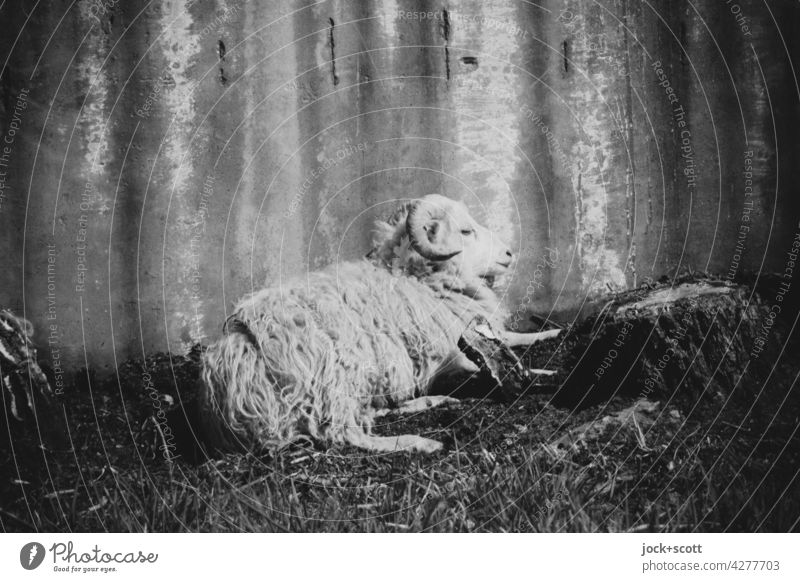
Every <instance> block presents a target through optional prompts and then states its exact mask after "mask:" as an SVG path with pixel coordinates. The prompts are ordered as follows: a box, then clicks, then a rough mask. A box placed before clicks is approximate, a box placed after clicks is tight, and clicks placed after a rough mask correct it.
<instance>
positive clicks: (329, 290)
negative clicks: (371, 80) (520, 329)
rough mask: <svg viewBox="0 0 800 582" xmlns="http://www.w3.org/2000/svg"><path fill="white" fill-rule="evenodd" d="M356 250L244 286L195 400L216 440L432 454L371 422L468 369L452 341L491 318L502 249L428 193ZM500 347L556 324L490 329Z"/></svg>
mask: <svg viewBox="0 0 800 582" xmlns="http://www.w3.org/2000/svg"><path fill="white" fill-rule="evenodd" d="M377 227H378V230H377V233H376V238H375V247H374V249H373V250H372V252H371V253H370V254H369V255H368V257H367V260H363V261H358V262H351V263H345V264H339V265H334V266H332V267H329V268H328V269H326V270H323V271H318V272H312V273H310V274H308V275H306V276H304V277H301V278H298V279H296V280H294V281H291V282H289V283H287V284H286V285H284V286H282V287H275V288H268V289H263V290H261V291H258V292H256V293H253V294H251V295H249V296H248V297H245V298H244V299H243V300H242V301H241V302H240V303H239V304H238V305H237V306H236V308H235V310H234V312H233V314H232V315H231V316H230V318H229V319H228V323H227V324H226V329H225V332H226V335H225V336H224V337H223V338H222V339H220V340H219V341H218V342H217V343H216V344H214V345H212V346H211V347H209V349H208V350H207V352H206V354H205V356H204V361H203V383H204V389H203V403H204V407H203V408H204V411H205V419H206V422H207V429H208V431H207V432H208V433H209V437H210V442H212V443H214V444H215V446H217V447H218V448H232V447H239V448H240V447H242V446H245V447H249V446H253V445H254V446H256V447H257V448H265V447H267V448H272V447H276V446H281V445H283V444H286V443H289V442H292V441H295V440H297V439H298V438H302V437H311V438H313V439H316V440H319V441H323V442H339V443H349V444H351V445H354V446H357V447H362V448H366V449H370V450H373V451H393V450H397V449H404V448H408V449H412V450H417V451H422V452H432V451H435V450H438V449H439V448H441V446H442V445H441V443H439V442H437V441H434V440H430V439H426V438H422V437H420V436H415V435H403V436H393V437H381V436H376V435H373V434H372V426H373V422H374V418H375V417H376V414H377V413H378V411H380V410H382V409H385V408H386V407H390V408H395V409H399V410H400V411H415V410H419V409H421V408H424V407H428V406H434V405H438V404H442V403H446V402H450V401H452V400H453V399H451V398H448V397H446V396H426V394H427V393H428V392H429V390H430V388H431V386H432V385H433V384H434V383H435V382H437V381H440V380H441V379H443V378H446V377H448V376H450V375H451V374H452V373H454V372H457V371H458V372H462V373H463V371H464V370H473V371H477V368H476V367H475V365H474V364H472V363H471V362H470V361H469V360H468V359H467V358H466V357H465V356H464V355H463V354H462V353H461V352H460V351H459V349H458V347H457V342H458V338H459V336H460V335H461V333H462V332H463V331H464V329H465V328H466V326H467V325H468V324H469V322H470V321H471V320H472V319H473V318H474V317H476V316H478V315H480V316H483V317H485V318H486V319H487V320H488V321H489V322H490V323H491V324H492V327H493V328H495V329H503V322H504V320H505V318H506V315H507V314H506V311H505V310H504V309H503V308H502V307H501V305H500V302H499V300H498V298H497V296H496V295H495V293H494V292H493V291H492V289H491V283H492V281H493V280H494V278H495V277H498V276H500V275H503V274H504V273H505V272H506V271H507V269H508V267H509V265H510V263H511V260H512V254H511V251H510V250H509V249H508V247H507V246H506V245H505V244H503V243H502V242H501V241H500V240H499V239H498V238H497V237H496V236H495V235H493V234H492V233H491V232H490V231H489V230H488V229H486V228H485V227H483V226H481V225H479V224H477V223H476V222H475V220H474V219H473V218H472V217H471V216H470V214H469V212H468V210H467V208H466V206H465V205H464V204H462V203H460V202H456V201H454V200H451V199H449V198H446V197H443V196H440V195H437V194H431V195H429V196H426V197H424V198H422V199H420V200H417V201H413V202H410V203H407V204H405V205H404V206H403V207H402V208H400V209H399V210H398V211H397V212H396V213H395V214H394V215H393V216H392V217H391V218H390V219H389V220H388V221H386V222H379V223H378V225H377ZM503 333H504V337H503V339H504V340H505V341H506V342H507V343H508V344H509V345H521V344H531V343H534V342H536V341H539V340H541V339H545V338H548V337H553V336H554V335H555V334H557V333H558V332H557V330H556V331H555V332H543V333H538V334H518V333H512V332H503Z"/></svg>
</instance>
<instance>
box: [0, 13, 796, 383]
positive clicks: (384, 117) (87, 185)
mask: <svg viewBox="0 0 800 582" xmlns="http://www.w3.org/2000/svg"><path fill="white" fill-rule="evenodd" d="M423 14H424V17H423ZM0 20H1V21H2V23H3V29H4V34H3V35H2V38H0V58H2V59H3V69H2V76H0V120H2V122H1V123H2V125H0V129H2V136H0V139H2V140H3V142H2V143H0V185H2V189H1V190H0V194H2V198H0V245H2V248H3V251H4V252H3V253H0V270H1V271H2V273H3V278H4V284H3V285H2V286H0V304H1V305H3V306H6V307H10V308H12V309H14V310H15V311H16V312H17V313H19V314H22V315H24V316H25V317H26V318H28V319H30V320H31V321H32V322H33V323H34V326H35V329H36V334H37V339H38V342H39V344H40V346H41V350H40V357H41V358H42V360H43V361H44V362H45V363H46V364H48V365H49V367H50V368H58V369H64V370H75V369H78V368H81V367H83V366H87V365H88V366H91V367H97V368H99V369H101V370H106V371H108V370H111V369H113V368H114V367H115V366H116V365H117V364H118V363H119V362H121V361H123V360H125V359H128V358H130V357H141V356H142V355H143V354H145V353H150V352H153V351H157V350H158V351H162V350H166V349H169V350H172V351H174V352H183V351H184V350H186V349H187V348H188V347H189V346H191V345H192V344H194V343H195V342H197V341H203V342H206V341H210V340H211V339H213V338H215V337H217V336H218V335H219V333H220V329H221V323H222V321H224V318H225V314H226V312H228V311H230V308H231V305H232V303H233V302H234V301H235V300H236V299H237V298H238V297H240V296H241V295H242V294H244V293H246V292H248V291H250V290H251V289H253V288H258V287H261V286H263V285H280V284H281V283H282V282H283V281H285V280H286V278H287V277H290V276H295V275H302V274H303V273H306V272H307V271H308V270H309V269H316V268H320V267H323V266H325V265H329V264H333V263H336V262H338V261H345V260H352V259H355V258H358V257H360V256H362V255H363V254H364V253H365V252H366V250H368V248H369V240H370V230H371V223H372V221H373V220H374V219H375V218H376V217H378V216H381V215H384V214H386V213H387V212H388V211H390V210H391V209H392V208H393V207H394V205H396V204H397V201H398V200H404V199H407V198H416V197H419V196H422V195H424V194H427V193H430V192H442V193H444V194H447V195H449V196H453V197H457V198H461V199H463V200H465V201H466V202H467V204H468V205H469V206H470V208H471V209H472V211H473V212H474V213H475V215H476V216H477V217H478V218H479V219H480V220H482V221H483V222H485V223H487V224H488V225H490V226H492V227H494V228H496V229H499V230H500V231H501V232H502V233H503V235H504V236H505V237H506V238H507V239H508V242H509V243H510V244H511V245H512V248H514V250H515V251H516V252H517V254H518V256H519V260H518V262H517V264H516V270H515V272H514V275H513V277H512V280H511V282H510V285H509V286H508V288H507V289H504V290H503V293H504V294H505V299H506V302H507V304H508V306H509V308H510V309H511V311H512V312H516V311H520V312H522V311H525V312H527V311H528V310H534V311H538V312H540V313H542V314H548V313H552V314H554V315H556V316H557V317H560V318H563V319H569V318H572V317H574V316H575V315H576V314H578V313H579V312H580V310H581V308H582V307H583V306H584V305H585V304H586V302H587V301H588V300H590V299H591V298H592V297H593V296H594V295H595V294H597V293H598V292H601V291H608V289H609V288H610V289H612V290H621V289H626V288H632V287H634V286H636V285H638V284H641V283H642V282H643V281H645V280H646V279H647V278H648V277H651V278H657V277H660V276H662V275H667V276H670V277H671V276H674V275H675V274H677V273H679V272H681V271H683V270H686V269H693V270H699V271H703V270H707V271H711V272H715V273H718V274H720V275H722V276H728V275H730V276H734V275H735V276H740V275H743V274H756V273H759V272H764V271H776V272H784V270H785V268H786V265H787V252H790V251H791V241H792V239H793V238H794V237H795V235H796V233H797V230H798V209H797V206H798V203H797V200H796V196H795V190H796V184H797V182H798V180H797V178H798V176H797V174H798V171H800V170H799V169H798V163H797V160H798V140H797V139H796V138H795V137H794V136H793V131H795V128H796V127H798V117H800V111H799V110H798V98H799V97H800V87H799V86H798V82H797V77H796V66H795V64H794V63H796V62H798V61H797V56H798V41H797V39H798V38H800V6H799V5H798V4H797V3H795V2H791V1H789V0H782V1H777V2H769V3H762V2H755V1H752V2H750V1H739V2H726V3H720V2H712V1H710V0H703V1H699V2H691V3H689V2H685V3H684V2H678V3H676V2H668V1H666V0H661V1H656V2H633V1H629V0H612V1H609V0H605V1H602V2H593V1H588V0H575V1H563V2H556V1H544V2H538V3H530V2H524V1H521V0H488V1H486V0H484V1H479V0H461V1H453V2H440V1H438V0H437V1H432V2H422V1H411V0H383V1H376V2H370V3H366V2H356V1H354V0H350V1H345V0H327V1H321V2H310V1H293V2H281V3H279V2H263V3H262V2H259V3H255V2H247V3H246V2H240V1H236V0H216V1H215V0H181V1H161V2H144V1H142V0H130V1H129V0H126V1H125V2H116V1H113V0H105V1H100V0H80V1H78V2H74V3H73V2H66V1H53V2H48V3H37V4H33V3H31V2H23V1H20V0H12V1H7V2H5V3H4V4H2V7H0Z"/></svg>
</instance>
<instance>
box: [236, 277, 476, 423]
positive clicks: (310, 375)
mask: <svg viewBox="0 0 800 582" xmlns="http://www.w3.org/2000/svg"><path fill="white" fill-rule="evenodd" d="M471 316H472V315H471V314H469V313H465V314H464V317H466V318H471ZM234 317H235V318H236V319H239V320H240V321H242V322H243V323H244V324H245V325H247V327H248V328H249V329H250V331H251V332H252V333H253V336H254V337H255V338H256V341H257V342H258V344H259V348H260V351H261V352H262V354H263V356H264V357H265V358H266V359H267V364H268V368H270V369H271V370H272V371H273V373H274V378H275V381H276V383H278V384H280V386H281V389H282V390H283V392H284V394H285V396H288V397H296V398H298V399H300V398H302V396H303V395H304V394H307V393H309V392H311V393H314V394H317V395H318V397H319V398H324V399H325V400H327V401H328V404H327V405H328V406H331V407H335V406H337V405H338V404H339V403H341V402H342V401H344V400H348V399H353V398H355V400H357V401H358V402H359V404H360V405H363V404H378V405H382V404H388V403H390V402H398V401H402V400H404V399H407V398H409V397H412V396H413V395H414V394H415V392H419V391H421V390H423V389H424V388H425V387H426V385H427V382H428V380H429V378H430V377H431V375H432V374H433V372H434V371H435V369H436V368H437V367H438V365H439V364H440V363H441V362H442V361H443V359H444V358H445V357H446V356H447V355H448V353H449V352H450V351H451V350H453V349H455V347H456V342H457V339H458V337H459V335H460V334H461V332H462V331H463V329H464V325H465V321H464V317H462V316H461V314H459V313H454V311H453V306H452V303H451V302H450V301H448V299H447V298H446V297H445V296H442V295H440V294H437V293H436V292H435V291H434V290H432V289H431V288H430V287H428V286H427V285H425V284H424V283H422V282H420V281H419V280H417V279H414V278H411V277H402V276H393V275H392V274H391V273H389V272H386V271H384V270H382V269H379V268H376V267H375V266H373V265H371V264H370V263H367V262H361V263H347V264H343V265H337V266H336V267H335V268H331V269H328V270H325V271H321V272H314V273H310V274H308V275H307V276H305V277H302V278H298V279H295V280H293V281H290V282H289V283H287V284H286V285H284V286H283V287H281V288H272V289H265V290H262V291H259V292H257V293H255V294H253V295H251V296H249V297H247V298H246V299H244V300H243V301H242V302H241V303H240V304H239V305H238V306H237V309H236V313H235V314H234ZM336 392H343V393H344V394H343V396H344V398H335V397H334V394H335V393H336Z"/></svg>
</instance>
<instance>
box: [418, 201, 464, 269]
mask: <svg viewBox="0 0 800 582" xmlns="http://www.w3.org/2000/svg"><path fill="white" fill-rule="evenodd" d="M437 202H444V203H437ZM448 202H449V200H448V199H447V198H444V197H443V196H439V195H437V194H432V195H430V196H426V197H425V198H423V199H422V200H420V201H418V202H417V203H416V204H414V205H413V206H412V207H411V209H410V210H409V212H408V218H407V219H406V232H407V233H408V237H409V239H410V241H411V246H412V247H413V248H414V250H415V251H417V252H418V253H419V254H420V255H422V256H423V257H425V258H426V259H429V260H431V261H446V260H447V259H450V258H452V257H454V256H456V255H457V254H458V253H460V252H461V251H462V250H463V249H462V247H461V245H460V244H458V245H457V246H456V245H455V244H453V240H452V238H453V237H449V236H448V230H449V229H448V228H447V226H446V224H447V223H448V222H449V218H448V216H447V206H446V203H448ZM436 223H439V224H440V226H439V228H438V231H437V232H436V233H435V235H434V236H433V237H429V236H428V230H429V229H430V228H436V227H434V225H435V224H436ZM431 239H433V240H431ZM448 239H450V240H448ZM458 242H460V240H459V241H458Z"/></svg>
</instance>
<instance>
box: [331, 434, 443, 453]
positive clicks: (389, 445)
mask: <svg viewBox="0 0 800 582" xmlns="http://www.w3.org/2000/svg"><path fill="white" fill-rule="evenodd" d="M346 440H347V443H348V444H351V445H353V446H354V447H358V448H360V449H367V450H369V451H373V452H376V453H393V452H395V451H412V452H418V453H435V452H436V451H438V450H441V448H442V446H443V445H442V443H440V442H439V441H435V440H432V439H426V438H425V437H421V436H417V435H412V434H404V435H400V436H388V437H384V436H375V435H369V434H365V433H364V432H362V431H360V430H357V429H354V430H351V431H349V432H348V433H347V436H346Z"/></svg>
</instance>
